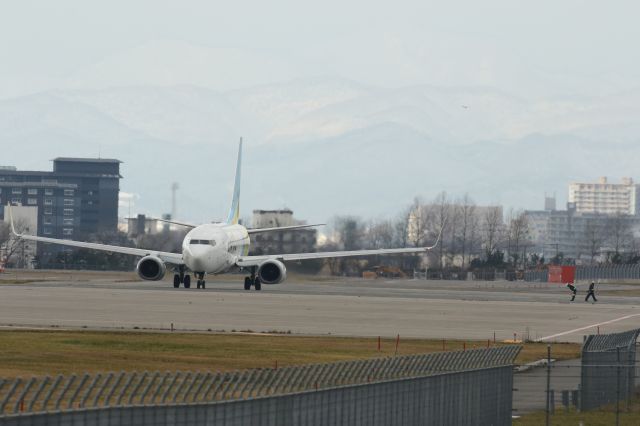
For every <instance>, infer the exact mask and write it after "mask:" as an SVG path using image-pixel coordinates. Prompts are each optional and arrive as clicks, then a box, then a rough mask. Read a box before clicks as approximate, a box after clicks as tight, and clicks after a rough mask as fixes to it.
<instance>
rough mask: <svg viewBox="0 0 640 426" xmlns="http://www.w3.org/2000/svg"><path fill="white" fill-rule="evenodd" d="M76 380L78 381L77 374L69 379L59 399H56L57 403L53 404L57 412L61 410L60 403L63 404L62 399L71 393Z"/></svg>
mask: <svg viewBox="0 0 640 426" xmlns="http://www.w3.org/2000/svg"><path fill="white" fill-rule="evenodd" d="M75 380H76V375H75V374H72V375H71V377H69V380H67V383H66V384H65V385H64V387H63V388H62V391H61V392H60V395H58V399H56V402H55V403H54V404H53V406H54V408H55V409H56V410H59V409H60V403H61V402H62V399H63V398H64V396H65V395H66V393H67V392H68V391H69V388H70V387H71V385H73V382H75Z"/></svg>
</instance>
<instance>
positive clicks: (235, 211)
mask: <svg viewBox="0 0 640 426" xmlns="http://www.w3.org/2000/svg"><path fill="white" fill-rule="evenodd" d="M241 168H242V138H240V146H239V147H238V162H237V164H236V180H235V182H234V184H233V200H232V201H231V209H230V210H229V216H228V217H227V223H228V224H230V225H235V224H237V223H238V219H239V218H240V171H241Z"/></svg>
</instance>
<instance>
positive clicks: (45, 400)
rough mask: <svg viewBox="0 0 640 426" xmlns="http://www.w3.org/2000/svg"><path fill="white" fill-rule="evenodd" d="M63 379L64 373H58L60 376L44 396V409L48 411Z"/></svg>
mask: <svg viewBox="0 0 640 426" xmlns="http://www.w3.org/2000/svg"><path fill="white" fill-rule="evenodd" d="M62 379H63V377H62V375H58V377H56V380H55V381H54V382H53V384H52V385H51V387H50V388H49V391H48V392H47V394H46V395H45V397H44V400H43V401H42V411H48V410H47V408H48V406H49V400H50V399H51V397H52V396H53V393H54V392H55V391H56V389H57V388H58V386H60V382H61V381H62ZM0 412H2V410H0Z"/></svg>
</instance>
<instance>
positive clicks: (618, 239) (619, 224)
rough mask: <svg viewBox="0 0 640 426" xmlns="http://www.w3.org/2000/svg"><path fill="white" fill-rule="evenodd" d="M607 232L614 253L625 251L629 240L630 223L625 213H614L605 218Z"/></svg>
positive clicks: (618, 253)
mask: <svg viewBox="0 0 640 426" xmlns="http://www.w3.org/2000/svg"><path fill="white" fill-rule="evenodd" d="M607 233H608V234H609V241H610V242H611V245H612V246H613V249H614V251H615V254H616V255H617V256H619V255H620V252H621V251H625V250H626V249H627V248H628V246H629V242H630V241H631V237H632V235H631V224H630V222H629V220H628V216H627V215H626V214H621V213H616V214H615V215H614V216H612V217H610V218H609V219H608V220H607Z"/></svg>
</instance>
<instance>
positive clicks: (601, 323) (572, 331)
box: [536, 314, 640, 342]
mask: <svg viewBox="0 0 640 426" xmlns="http://www.w3.org/2000/svg"><path fill="white" fill-rule="evenodd" d="M639 316H640V314H631V315H625V316H623V317H620V318H616V319H612V320H609V321H605V322H599V323H596V324H591V325H587V326H586V327H580V328H574V329H573V330H569V331H563V332H562V333H557V334H552V335H551V336H546V337H541V338H539V339H537V340H536V342H542V341H544V340H549V339H553V338H555V337H560V336H565V335H567V334H573V333H577V332H578V331H582V330H587V329H589V328H595V327H599V326H601V325H606V324H611V323H614V322H618V321H624V320H626V319H629V318H633V317H639Z"/></svg>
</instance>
